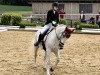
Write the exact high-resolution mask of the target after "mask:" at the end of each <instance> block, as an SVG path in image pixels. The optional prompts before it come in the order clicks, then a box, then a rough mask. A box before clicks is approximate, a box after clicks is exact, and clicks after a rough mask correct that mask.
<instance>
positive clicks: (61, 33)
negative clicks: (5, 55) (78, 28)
mask: <svg viewBox="0 0 100 75" xmlns="http://www.w3.org/2000/svg"><path fill="white" fill-rule="evenodd" d="M73 31H74V29H69V28H68V27H66V25H58V26H57V27H55V28H54V29H53V30H52V31H51V32H50V33H49V34H48V35H47V36H46V38H45V42H44V44H45V48H46V50H45V56H44V61H45V69H46V75H50V71H54V69H55V68H56V67H57V65H58V63H59V61H60V46H62V47H63V45H64V43H65V41H66V39H68V38H69V37H70V36H71V33H73ZM38 36H39V31H38V32H37V33H36V35H35V39H34V43H35V42H36V41H37V40H38ZM40 45H41V44H40ZM40 45H39V46H34V53H35V54H34V57H35V64H36V58H37V51H38V48H39V47H40ZM51 52H53V53H54V54H55V56H56V57H57V58H56V63H55V65H54V66H53V67H51V68H50V54H51Z"/></svg>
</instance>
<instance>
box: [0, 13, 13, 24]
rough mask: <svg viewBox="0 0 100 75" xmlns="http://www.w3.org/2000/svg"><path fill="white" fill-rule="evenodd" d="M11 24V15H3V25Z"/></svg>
mask: <svg viewBox="0 0 100 75" xmlns="http://www.w3.org/2000/svg"><path fill="white" fill-rule="evenodd" d="M10 22H11V14H7V13H5V14H2V16H1V24H2V25H10Z"/></svg>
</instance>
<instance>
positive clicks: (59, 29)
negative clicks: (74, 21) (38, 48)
mask: <svg viewBox="0 0 100 75" xmlns="http://www.w3.org/2000/svg"><path fill="white" fill-rule="evenodd" d="M65 28H66V26H65V25H61V26H58V27H56V34H57V35H58V36H61V35H60V34H61V33H62V32H64V30H65Z"/></svg>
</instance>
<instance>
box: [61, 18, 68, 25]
mask: <svg viewBox="0 0 100 75" xmlns="http://www.w3.org/2000/svg"><path fill="white" fill-rule="evenodd" d="M59 24H64V25H67V22H66V20H65V19H60V21H59Z"/></svg>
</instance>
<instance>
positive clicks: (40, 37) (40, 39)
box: [34, 34, 43, 46]
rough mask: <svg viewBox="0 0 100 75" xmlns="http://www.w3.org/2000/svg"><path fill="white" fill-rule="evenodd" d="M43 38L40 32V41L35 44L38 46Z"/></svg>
mask: <svg viewBox="0 0 100 75" xmlns="http://www.w3.org/2000/svg"><path fill="white" fill-rule="evenodd" d="M42 40H43V35H42V34H40V35H39V38H38V41H37V42H36V43H35V44H34V46H38V45H39V43H40V42H41V41H42Z"/></svg>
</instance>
